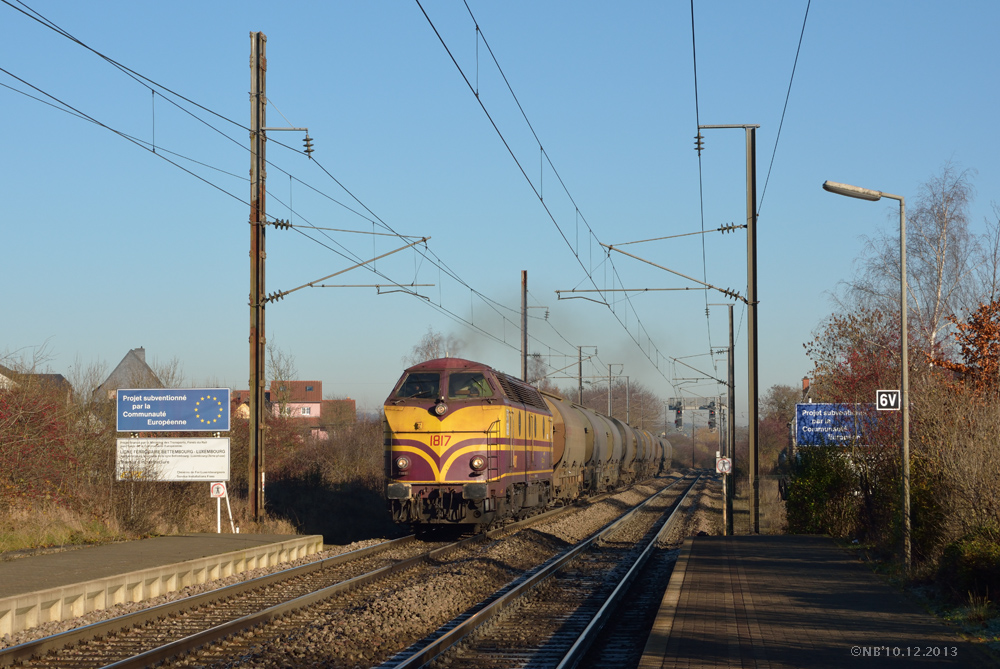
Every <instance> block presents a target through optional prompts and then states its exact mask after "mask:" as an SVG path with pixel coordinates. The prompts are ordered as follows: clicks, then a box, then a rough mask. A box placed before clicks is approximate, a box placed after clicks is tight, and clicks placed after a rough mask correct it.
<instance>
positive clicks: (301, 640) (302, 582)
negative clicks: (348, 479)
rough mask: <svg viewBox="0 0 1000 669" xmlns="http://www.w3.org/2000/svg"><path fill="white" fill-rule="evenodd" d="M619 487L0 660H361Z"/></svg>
mask: <svg viewBox="0 0 1000 669" xmlns="http://www.w3.org/2000/svg"><path fill="white" fill-rule="evenodd" d="M663 483H665V481H660V482H658V485H663ZM630 494H631V495H632V496H636V495H637V493H630ZM623 496H625V497H627V496H628V495H627V494H626V493H621V494H618V495H615V496H609V497H608V498H607V499H606V500H604V501H600V500H596V501H594V502H593V503H591V504H589V505H588V506H586V507H584V508H577V507H564V508H562V509H557V510H555V511H552V512H548V513H546V514H540V515H538V516H535V517H533V518H531V519H528V520H527V521H522V522H521V523H515V524H512V525H509V526H507V527H505V528H502V529H501V530H497V531H493V532H490V533H488V534H486V535H477V536H476V537H471V538H467V539H463V540H461V541H457V542H434V543H433V544H427V543H425V542H420V541H417V540H415V538H413V537H405V538H403V539H400V540H396V541H393V542H385V543H383V544H378V545H377V546H373V547H369V548H367V549H362V550H360V551H355V552H354V553H348V554H344V555H341V556H335V557H333V558H327V559H326V560H322V561H318V562H315V563H310V564H308V565H303V566H302V567H298V568H295V569H289V570H287V571H285V572H280V573H278V574H274V575H271V576H268V577H264V578H261V579H255V580H254V581H247V582H244V583H240V584H237V585H235V586H230V587H228V588H224V589H222V590H219V591H213V592H211V593H205V594H204V595H200V596H196V597H190V598H187V599H184V600H180V601H177V602H172V603H170V604H166V605H162V606H160V607H155V608H152V609H147V610H145V611H140V612H137V613H136V614H132V615H130V616H125V617H123V618H118V619H113V620H109V621H105V622H102V623H96V624H94V625H89V626H87V627H84V628H80V629H77V630H72V631H70V632H67V633H63V634H60V635H54V636H52V637H47V638H45V639H40V640H38V641H34V642H29V643H26V644H22V645H21V646H15V647H12V648H8V649H5V650H4V651H0V665H10V664H12V663H23V665H24V666H28V667H99V666H107V667H140V666H150V665H152V664H156V663H158V662H166V663H167V664H168V665H169V666H220V667H221V666H227V667H231V666H239V665H240V664H250V663H252V664H253V665H254V666H268V665H273V666H281V665H282V664H285V666H287V662H288V661H289V658H290V657H291V658H298V659H300V660H301V661H302V663H303V664H309V663H320V662H322V663H324V664H325V665H326V666H372V665H373V664H378V663H379V662H380V661H383V660H385V659H386V658H387V657H389V656H390V655H391V654H392V653H394V652H395V651H397V650H398V649H399V648H400V647H403V646H406V645H408V644H410V643H412V642H414V641H417V640H418V639H420V638H421V637H423V636H425V635H426V634H427V633H428V632H429V631H430V630H433V629H435V628H437V627H439V626H440V624H441V623H442V622H444V621H446V620H449V619H451V618H453V617H454V616H455V615H456V614H458V613H460V612H461V611H464V610H467V609H469V608H470V607H471V606H473V605H474V604H475V603H476V602H478V601H481V600H482V599H485V598H486V597H487V596H488V594H489V593H491V592H493V591H495V590H496V589H497V588H498V587H500V585H502V584H503V583H506V582H509V581H511V580H513V578H514V577H516V575H517V574H518V573H519V572H520V571H523V570H524V569H526V568H529V567H530V566H534V563H537V562H540V561H543V560H544V559H545V556H544V554H545V553H546V552H547V553H548V554H549V555H552V554H555V553H558V552H560V551H561V550H562V549H563V548H565V545H568V544H570V543H575V542H576V541H578V540H579V539H580V538H582V537H581V536H577V535H581V534H582V532H583V530H582V529H580V528H577V527H575V525H574V523H577V524H578V523H579V522H580V521H579V520H577V521H573V520H572V518H573V517H574V516H577V515H579V516H588V515H589V516H592V519H591V520H590V521H588V522H590V523H594V522H601V523H602V524H603V521H602V520H601V519H602V518H603V517H604V516H609V515H616V514H617V513H618V512H619V511H620V507H621V506H622V504H623V502H622V499H624V497H623ZM629 503H630V502H629ZM574 512H575V513H574ZM533 526H534V527H543V526H544V527H546V528H556V529H554V530H552V529H533ZM525 546H530V549H525V548H524V547H525ZM531 561H535V562H534V563H533V564H530V565H529V564H528V563H529V562H531ZM402 593H406V594H405V595H404V594H402ZM421 593H423V594H421ZM439 593H445V595H441V594H439ZM403 598H405V601H404V599H403ZM442 599H448V600H449V601H447V602H446V603H444V604H440V603H438V600H442ZM359 621H374V622H359ZM302 649H305V650H302Z"/></svg>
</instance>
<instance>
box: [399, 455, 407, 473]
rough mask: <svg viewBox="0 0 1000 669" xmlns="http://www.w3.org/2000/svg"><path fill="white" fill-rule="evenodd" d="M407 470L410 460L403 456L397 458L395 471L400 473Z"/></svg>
mask: <svg viewBox="0 0 1000 669" xmlns="http://www.w3.org/2000/svg"><path fill="white" fill-rule="evenodd" d="M409 468H410V459H409V458H408V457H406V456H405V455H401V456H399V457H398V458H396V469H398V470H399V471H401V472H402V471H406V470H407V469H409Z"/></svg>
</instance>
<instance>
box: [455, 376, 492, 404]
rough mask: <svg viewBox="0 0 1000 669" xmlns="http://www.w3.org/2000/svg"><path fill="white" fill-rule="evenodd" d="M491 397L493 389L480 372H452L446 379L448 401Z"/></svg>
mask: <svg viewBox="0 0 1000 669" xmlns="http://www.w3.org/2000/svg"><path fill="white" fill-rule="evenodd" d="M480 397H493V389H492V388H490V384H489V382H488V381H487V380H486V377H485V376H484V375H483V374H482V372H453V373H452V374H451V375H450V376H449V377H448V399H450V400H469V399H479V398H480Z"/></svg>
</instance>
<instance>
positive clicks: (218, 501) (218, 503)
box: [215, 497, 229, 534]
mask: <svg viewBox="0 0 1000 669" xmlns="http://www.w3.org/2000/svg"><path fill="white" fill-rule="evenodd" d="M226 504H227V505H228V504H229V500H228V499H227V500H226ZM215 533H216V534H222V498H221V497H216V498H215Z"/></svg>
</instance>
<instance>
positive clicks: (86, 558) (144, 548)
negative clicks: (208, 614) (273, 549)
mask: <svg viewBox="0 0 1000 669" xmlns="http://www.w3.org/2000/svg"><path fill="white" fill-rule="evenodd" d="M295 538H296V537H295V535H283V534H180V535H175V536H169V537H154V538H151V539H142V540H139V541H124V542H120V543H114V544H104V545H101V546H84V547H81V548H73V549H70V550H65V551H60V552H58V553H46V554H44V555H33V556H29V557H22V558H17V559H14V560H9V561H2V562H0V598H3V597H11V596H14V595H21V594H24V593H28V592H34V591H36V590H45V589H49V588H57V587H62V586H66V585H71V584H73V583H80V582H84V581H92V580H94V579H99V578H106V577H109V576H116V575H118V574H126V573H129V572H134V571H139V570H143V569H151V568H155V567H163V566H165V565H170V564H174V563H180V562H187V561H189V560H197V559H198V558H203V557H208V556H210V555H221V554H224V553H230V552H233V551H244V550H248V549H253V548H258V547H260V546H266V545H269V544H276V543H281V542H284V541H289V540H292V539H295Z"/></svg>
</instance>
